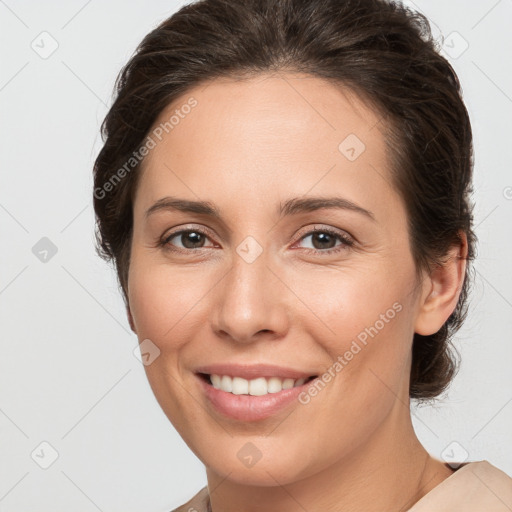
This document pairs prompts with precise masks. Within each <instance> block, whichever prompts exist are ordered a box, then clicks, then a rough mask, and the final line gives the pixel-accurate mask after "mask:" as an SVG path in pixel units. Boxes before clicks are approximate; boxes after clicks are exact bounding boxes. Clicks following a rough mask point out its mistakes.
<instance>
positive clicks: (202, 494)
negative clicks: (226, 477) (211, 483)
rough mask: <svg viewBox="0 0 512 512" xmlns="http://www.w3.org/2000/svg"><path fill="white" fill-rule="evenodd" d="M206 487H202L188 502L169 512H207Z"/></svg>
mask: <svg viewBox="0 0 512 512" xmlns="http://www.w3.org/2000/svg"><path fill="white" fill-rule="evenodd" d="M207 505H208V486H204V487H203V488H202V489H201V490H200V491H199V492H198V493H197V494H195V495H194V496H193V497H192V498H190V500H188V501H187V502H186V503H184V504H183V505H181V506H180V507H178V508H175V509H174V510H172V511H171V512H207V510H208V509H207Z"/></svg>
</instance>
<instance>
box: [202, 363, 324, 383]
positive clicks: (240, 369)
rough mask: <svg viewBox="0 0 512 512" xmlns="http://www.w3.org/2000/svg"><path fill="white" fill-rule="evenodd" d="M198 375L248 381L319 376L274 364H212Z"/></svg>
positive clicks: (203, 368)
mask: <svg viewBox="0 0 512 512" xmlns="http://www.w3.org/2000/svg"><path fill="white" fill-rule="evenodd" d="M195 372H196V373H206V374H208V375H229V376H230V377H242V378H243V379H246V380H251V379H256V378H258V377H267V378H270V377H281V378H284V379H302V378H308V377H312V376H314V375H318V374H317V373H315V372H308V371H301V370H295V369H293V368H286V367H284V366H276V365H273V364H252V365H243V364H210V365H206V366H200V367H198V368H196V369H195Z"/></svg>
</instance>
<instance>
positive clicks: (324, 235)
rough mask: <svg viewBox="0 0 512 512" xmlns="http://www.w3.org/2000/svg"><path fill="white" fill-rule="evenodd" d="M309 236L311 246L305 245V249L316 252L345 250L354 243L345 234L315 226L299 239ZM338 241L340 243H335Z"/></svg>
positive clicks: (302, 239)
mask: <svg viewBox="0 0 512 512" xmlns="http://www.w3.org/2000/svg"><path fill="white" fill-rule="evenodd" d="M309 237H311V245H312V247H306V250H308V251H313V252H317V253H327V254H332V253H335V252H338V251H342V250H346V249H348V248H349V247H351V246H352V245H353V244H354V242H353V240H352V239H351V238H349V237H348V236H347V235H345V234H343V233H340V232H337V231H334V230H331V229H327V228H315V229H314V230H313V231H310V232H309V233H306V235H304V236H303V237H302V238H301V239H300V241H304V240H306V239H307V238H309ZM338 241H341V243H340V244H337V242H338Z"/></svg>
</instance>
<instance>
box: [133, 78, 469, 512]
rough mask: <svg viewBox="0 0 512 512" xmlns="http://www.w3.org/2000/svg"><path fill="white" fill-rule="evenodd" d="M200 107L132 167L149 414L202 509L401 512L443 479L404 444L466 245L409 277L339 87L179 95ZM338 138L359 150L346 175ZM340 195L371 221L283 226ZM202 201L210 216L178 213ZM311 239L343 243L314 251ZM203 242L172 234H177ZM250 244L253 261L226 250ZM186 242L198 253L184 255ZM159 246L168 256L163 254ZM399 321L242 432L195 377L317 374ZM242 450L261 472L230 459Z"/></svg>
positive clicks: (394, 215) (389, 196) (357, 103)
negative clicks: (228, 369)
mask: <svg viewBox="0 0 512 512" xmlns="http://www.w3.org/2000/svg"><path fill="white" fill-rule="evenodd" d="M191 96H193V97H194V98H195V99H196V100H197V101H198V104H197V106H196V107H195V108H194V109H192V110H191V112H190V113H189V114H188V115H187V116H184V118H183V119H180V122H179V124H178V125H176V126H175V127H174V129H173V130H172V131H169V133H168V134H165V137H163V138H162V141H161V142H159V143H158V144H157V146H156V147H155V148H154V149H152V150H151V151H150V153H149V154H148V156H147V157H146V159H145V161H144V163H143V168H142V175H141V178H140V181H139V185H138V188H137V192H136V196H135V201H134V206H133V214H134V217H133V218H134V231H133V238H132V247H131V251H132V256H131V263H130V269H129V278H128V298H129V304H130V306H129V310H128V315H129V319H130V323H131V326H132V329H133V330H134V332H135V333H136V334H137V335H138V337H139V340H140V341H142V340H144V339H146V338H149V339H150V340H151V341H152V342H153V343H154V344H155V345H156V346H157V347H158V348H159V350H160V356H159V357H157V358H156V359H155V360H154V361H153V362H152V363H151V364H150V365H148V366H145V370H146V373H147V376H148V379H149V382H150V385H151V387H152V389H153V392H154V394H155V396H156V398H157V400H158V402H159V404H160V405H161V407H162V409H163V411H164V412H165V414H166V415H167V417H168V418H169V420H170V421H171V422H172V424H173V425H174V427H175V428H176V430H177V431H178V432H179V434H180V435H181V436H182V437H183V439H184V440H185V442H186V443H187V444H188V446H189V447H190V448H191V450H192V451H193V452H194V453H195V454H196V455H197V456H198V457H199V458H200V459H201V460H202V461H203V463H204V464H205V466H206V471H207V478H208V486H209V489H210V494H211V503H212V508H213V511H214V512H216V511H223V512H231V511H233V512H234V511H238V510H244V511H246V512H256V511H265V512H269V511H270V512H272V511H280V512H287V511H290V512H291V511H293V512H296V510H297V509H298V508H303V509H305V510H324V511H339V510H343V511H360V510H365V511H366V512H372V511H375V512H377V511H378V512H382V510H397V511H398V510H406V509H407V508H409V507H411V506H412V505H413V504H414V503H415V502H416V501H418V500H419V499H420V498H421V497H422V496H424V495H425V494H426V493H427V492H429V491H430V490H431V489H433V488H434V487H435V486H436V485H438V484H439V483H441V482H442V481H443V480H444V479H446V478H447V477H448V476H450V475H451V474H452V471H451V470H450V468H449V467H448V466H447V465H445V464H444V463H443V462H442V461H441V460H438V459H435V458H433V457H431V456H430V455H429V454H428V452H427V451H426V450H425V449H424V448H423V446H422V445H421V444H420V442H419V440H418V439H417V437H416V435H415V432H414V429H413V426H412V423H411V416H410V410H409V396H408V388H409V372H410V366H411V345H412V340H413V334H414V332H417V333H420V334H423V335H428V334H432V333H435V332H436V331H437V330H438V329H439V328H440V327H441V326H442V325H443V323H444V322H445V321H446V320H447V318H448V317H449V315H450V314H451V313H452V311H453V310H454V308H455V306H456V303H457V299H458V297H459V293H460V288H461V285H462V282H463V277H464V271H465V261H464V259H461V258H460V257H462V258H463V257H465V255H466V254H467V245H466V241H465V237H464V236H463V241H462V243H461V245H460V246H457V247H453V248H452V251H451V253H450V255H449V256H450V257H449V259H448V261H447V263H446V264H445V265H444V266H443V267H441V268H439V269H438V270H436V271H435V272H434V273H432V274H431V275H428V274H425V273H424V274H423V279H422V280H420V281H417V280H416V279H415V267H414V262H413V259H412V255H411V250H410V246H409V239H408V233H407V226H406V218H407V217H406V211H405V208H404V205H403V202H402V200H401V197H400V196H399V195H398V193H397V192H396V190H395V189H394V188H393V187H392V185H391V180H390V173H389V169H388V162H387V159H386V154H385V144H384V132H383V129H384V126H383V125H382V123H381V122H380V118H379V116H378V115H377V114H376V113H375V112H373V111H372V110H371V109H369V108H367V107H366V106H365V104H364V103H363V101H362V100H361V99H360V98H359V97H358V96H356V95H355V94H353V93H351V92H350V91H349V90H348V89H346V88H343V89H342V88H340V87H335V86H334V85H332V84H329V83H327V82H325V81H323V80H321V79H319V78H315V77H310V76H307V75H302V74H295V73H280V74H261V75H258V76H256V77H253V78H251V79H248V80H234V79H217V80H214V81H210V82H207V83H206V86H205V84H202V85H201V86H198V87H196V88H194V89H191V90H189V91H187V93H186V94H183V96H182V97H180V98H178V99H177V100H176V101H174V102H173V103H172V104H171V105H169V106H168V107H167V108H166V109H165V110H164V111H163V112H162V113H161V115H160V118H159V119H158V120H157V121H156V122H155V126H157V125H158V124H159V123H160V122H165V121H166V120H168V119H169V117H170V116H171V115H172V113H173V112H174V111H175V109H176V108H180V106H181V105H183V104H185V103H186V101H187V100H188V99H189V98H190V97H191ZM349 134H355V135H356V136H357V137H358V138H359V139H360V140H361V141H363V143H364V144H365V146H366V148H365V150H364V151H363V152H362V153H361V154H360V155H359V156H358V157H357V159H355V160H354V161H350V160H349V159H347V158H346V156H345V155H344V154H342V152H340V150H339V149H338V146H339V144H340V142H342V141H343V140H344V139H345V138H346V137H347V136H348V135H349ZM333 195H336V196H341V197H344V198H346V199H349V200H350V201H353V202H354V203H357V204H358V205H359V206H361V207H363V208H365V209H367V210H371V212H372V213H373V214H374V216H375V221H372V220H371V219H370V218H367V217H366V216H365V215H362V214H360V213H358V212H355V211H350V210H343V209H321V210H317V211H311V212H301V213H299V214H296V215H290V216H287V217H283V218H280V217H279V215H278V208H279V204H280V202H284V201H286V200H287V199H289V198H293V197H304V196H308V197H309V196H322V197H326V196H333ZM165 196H174V197H179V198H183V199H189V200H206V201H209V202H211V203H212V204H214V205H215V206H216V207H217V208H218V209H219V210H220V212H221V215H222V218H221V219H216V218H213V217H211V216H208V215H204V214H198V213H184V212H180V211H176V210H170V209H169V210H158V211H156V212H154V213H153V214H151V215H149V216H146V213H145V212H146V211H147V210H148V208H150V207H151V206H152V205H153V204H154V203H155V202H156V201H158V200H159V199H161V198H163V197H165ZM315 226H321V227H322V228H323V227H326V228H330V229H334V230H335V231H336V232H339V233H341V234H342V235H343V234H346V235H349V236H350V237H352V239H353V240H354V245H353V246H345V247H344V248H343V249H342V250H341V251H340V252H338V253H331V254H329V253H328V251H329V250H332V249H336V248H339V247H340V246H341V245H342V244H343V242H342V241H341V240H339V239H337V238H336V236H334V237H331V240H332V241H331V242H326V241H325V238H324V241H323V244H322V239H320V240H318V239H315V235H312V234H311V230H312V229H313V228H314V227H315ZM185 228H188V229H191V230H192V231H194V228H195V229H201V228H203V229H205V230H206V231H207V235H206V236H203V237H199V239H197V238H192V239H191V238H190V236H188V237H186V236H185V237H184V236H176V237H174V238H172V239H171V241H169V242H168V244H167V249H166V248H165V247H162V246H159V245H158V241H159V240H160V239H162V238H163V237H164V235H167V234H170V233H171V232H175V231H178V230H179V229H185ZM247 236H252V237H254V239H255V240H256V241H257V242H258V243H259V245H260V246H261V249H262V253H261V254H260V255H259V256H258V257H257V258H256V260H255V261H253V262H252V263H248V262H247V261H245V260H244V259H243V258H242V257H240V256H239V254H238V253H237V251H236V249H237V247H238V246H239V245H240V244H241V242H242V241H244V239H245V238H246V237H247ZM190 240H192V242H194V241H196V242H197V241H199V243H198V246H202V248H199V249H197V248H187V247H191V246H190V245H188V246H185V245H184V244H186V243H187V242H188V243H189V244H190ZM169 247H174V248H177V249H178V251H179V249H181V252H173V251H172V250H170V248H169ZM397 302H398V303H399V304H400V305H401V306H402V309H401V311H400V312H399V313H397V314H396V315H395V316H394V318H393V319H392V320H390V321H388V322H387V323H385V326H384V327H383V328H382V329H381V330H379V332H378V334H377V335H376V336H374V337H373V338H369V341H368V343H367V345H366V346H364V347H363V348H362V349H361V350H360V352H358V353H357V355H355V356H354V357H353V359H352V360H351V361H349V362H348V364H347V365H346V366H344V368H343V369H342V371H340V372H338V373H337V374H336V377H335V378H334V379H332V380H331V382H329V383H328V384H327V385H326V386H325V388H324V389H323V390H322V391H321V392H320V393H318V395H317V396H315V397H314V398H312V399H311V401H310V402H309V403H308V404H306V405H301V404H294V405H293V406H292V407H291V408H289V409H286V413H279V414H276V415H275V416H273V417H271V418H269V419H266V420H262V421H256V422H240V421H235V420H230V419H226V418H225V417H223V416H221V415H220V414H219V413H217V412H216V411H215V410H214V409H213V408H212V407H211V406H210V404H209V402H208V400H207V399H206V397H205V396H204V395H203V394H202V392H201V390H200V387H199V386H198V383H197V380H196V377H195V376H194V374H193V370H194V368H196V367H197V366H199V365H205V364H210V363H221V362H238V363H242V364H243V363H248V364H255V363H271V364H272V363H273V364H277V365H283V366H287V367H292V368H294V369H299V370H304V371H307V372H308V373H309V374H311V375H313V374H317V375H320V374H322V373H323V372H324V371H326V369H328V368H329V367H332V365H333V362H334V361H335V360H336V358H337V357H338V356H339V355H343V354H344V353H345V352H346V351H347V350H348V349H349V348H350V346H351V343H352V341H353V340H355V339H356V338H357V335H358V334H359V333H361V332H362V331H364V329H365V328H366V327H369V326H373V325H374V324H375V322H376V320H378V319H379V318H380V315H381V314H383V313H385V312H386V311H387V310H389V309H390V308H392V305H393V304H394V303H397ZM247 442H251V443H252V444H253V445H255V446H256V447H257V449H258V450H259V451H260V452H261V454H262V457H261V459H260V460H259V461H258V462H257V463H256V464H255V465H253V466H252V467H246V466H245V465H244V464H242V463H241V461H240V460H239V458H238V457H237V452H238V451H239V450H240V449H241V448H242V447H243V446H244V445H245V444H246V443H247Z"/></svg>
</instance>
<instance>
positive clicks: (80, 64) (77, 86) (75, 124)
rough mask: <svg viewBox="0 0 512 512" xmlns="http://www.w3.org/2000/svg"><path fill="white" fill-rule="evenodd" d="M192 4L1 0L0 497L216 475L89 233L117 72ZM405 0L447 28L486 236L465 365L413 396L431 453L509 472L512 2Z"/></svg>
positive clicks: (50, 499) (61, 504)
mask: <svg viewBox="0 0 512 512" xmlns="http://www.w3.org/2000/svg"><path fill="white" fill-rule="evenodd" d="M182 3H183V2H182ZM182 3H179V2H176V1H174V2H173V1H166V2H165V1H156V0H153V1H150V2H130V3H128V2H122V1H121V0H108V1H102V2H100V1H98V0H89V1H84V0H73V1H68V2H55V1H53V2H52V1H46V2H36V1H34V0H32V1H24V2H22V1H17V0H5V1H3V0H0V38H1V49H0V51H1V66H0V73H1V75H0V105H1V114H0V119H1V128H0V129H1V134H0V137H1V144H2V151H1V153H0V155H1V166H0V172H1V180H2V181H1V183H2V186H1V189H0V226H1V228H0V229H1V232H0V235H1V244H2V245H1V247H2V251H1V269H0V272H1V273H0V325H1V333H2V338H1V356H0V443H1V444H0V461H1V465H0V510H8V511H26V510H38V511H50V510H51V511H59V510H62V511H64V510H74V511H76V512H79V511H84V512H89V511H91V512H92V511H95V510H101V511H107V510H124V511H126V512H130V511H142V510H147V511H149V510H152V511H166V510H170V509H172V508H173V507H175V506H177V505H179V504H181V503H183V502H184V501H186V500H188V499H189V498H190V497H191V496H192V495H193V494H194V493H195V492H196V491H197V490H198V489H199V488H200V487H201V486H203V485H204V484H205V483H206V478H205V474H204V468H203V465H202V463H201V462H200V461H199V460H198V459H197V458H196V457H195V456H194V455H193V454H192V452H191V451H190V450H189V449H188V447H187V446H186V445H185V444H184V443H183V441H182V440H181V438H180V437H179V436H178V434H177V433H176V432H175V430H174V429H173V427H172V425H171V424H170V423H169V421H168V420H167V418H166V417H165V415H164V414H163V412H162V411H161V410H160V407H159V405H158V404H157V402H156V400H155V398H154V396H153V394H152V392H151V389H150V387H149V384H148V383H147V380H146V376H145V373H144V371H143V366H142V364H141V363H140V362H139V360H138V359H137V358H136V357H135V356H134V354H133V350H134V349H135V348H138V346H137V340H136V337H135V335H134V334H133V333H132V332H131V331H130V329H129V326H128V323H127V320H126V317H125V312H124V308H123V303H122V300H121V296H120V294H119V293H118V291H117V287H116V281H115V276H114V272H113V270H112V269H110V268H109V267H108V266H107V265H106V264H105V263H104V262H103V261H102V260H100V259H99V258H98V257H97V256H96V254H95V252H94V245H93V241H94V239H93V226H94V217H93V210H92V204H91V203H92V201H91V199H92V173H91V169H92V164H93V160H94V158H95V156H96V155H97V153H98V151H99V149H100V147H101V140H100V137H99V125H100V123H101V121H102V119H103V117H104V115H105V114H106V112H107V108H108V106H109V105H110V104H111V93H112V88H113V84H114V79H115V77H116V75H117V73H118V71H119V70H120V68H121V66H122V65H123V64H124V63H125V62H126V61H127V60H128V58H129V57H130V55H131V54H132V52H133V50H134V49H135V47H136V45H137V44H138V43H139V42H140V40H141V39H142V37H143V36H144V35H145V34H146V33H147V32H149V31H150V30H151V29H152V28H154V27H155V26H156V25H157V23H159V22H160V21H162V20H163V19H165V18H166V17H168V16H169V15H171V14H172V13H173V12H175V11H176V10H177V9H178V8H179V6H181V5H182ZM408 5H411V6H412V7H416V8H417V9H419V10H420V11H422V12H424V13H425V14H426V15H427V16H428V17H429V19H430V20H431V22H432V28H433V31H434V33H435V34H436V35H437V37H438V38H439V37H440V36H441V34H442V35H444V37H445V45H446V46H445V48H446V51H447V53H448V54H450V55H451V56H450V60H451V62H452V63H453V66H454V67H455V70H456V71H457V73H458V75H459V77H460V80H461V83H462V85H463V90H464V98H465V101H466V104H467V106H468V109H469V112H470V115H471V118H472V122H473V130H474V137H475V153H476V165H475V187H476V194H475V199H476V202H477V207H476V225H477V229H476V231H477V234H478V236H479V253H478V259H477V262H476V269H477V272H476V286H475V290H474V293H473V295H472V305H471V309H470V313H469V318H468V321H467V323H466V324H465V326H464V328H463V329H462V330H461V331H460V332H459V335H458V337H457V340H456V346H457V348H458V349H459V351H460V352H461V355H462V367H461V371H460V373H459V375H458V376H457V378H456V380H455V382H454V384H453V386H452V388H451V390H450V392H449V394H448V396H447V397H446V398H445V399H443V400H442V401H440V402H438V403H437V405H436V406H435V407H422V408H419V409H416V408H413V415H414V416H413V420H414V425H415V428H416V430H417V433H418V436H419V438H420V440H421V441H422V442H423V444H424V445H425V447H426V448H427V449H428V450H429V451H430V453H432V454H433V455H434V456H436V457H438V458H442V457H445V458H446V459H447V460H448V459H449V457H450V454H451V456H452V457H453V458H454V459H456V460H460V459H461V458H462V457H465V456H466V454H465V452H464V450H465V451H467V457H468V460H482V459H485V460H488V461H490V462H491V463H493V464H494V465H496V466H498V467H499V468H501V469H503V470H504V471H506V472H507V473H508V474H510V475H512V453H511V449H510V447H511V445H512V443H511V441H512V439H511V432H512V372H511V371H510V367H511V361H512V343H511V341H512V335H511V331H512V314H511V313H512V291H511V290H512V277H511V272H510V261H511V256H512V236H511V227H510V226H511V223H512V173H511V171H510V166H511V162H512V143H511V136H512V129H511V128H512V127H511V114H512V99H511V98H512V76H511V70H510V62H511V52H510V49H511V48H512V37H511V30H510V21H511V20H512V1H511V0H500V1H496V0H486V1H472V2H468V1H467V0H451V1H449V2H447V1H444V0H435V1H433V0H428V1H427V0H422V1H419V0H417V1H416V2H415V3H414V4H413V3H412V2H408ZM44 31H46V32H48V33H49V34H50V36H48V35H40V34H41V33H42V32H44ZM453 32H456V33H455V34H454V33H453ZM53 40H55V41H56V43H57V44H58V48H57V49H56V50H55V51H54V53H53V54H51V55H49V56H48V55H44V52H49V51H50V50H51V49H52V44H56V43H54V42H53ZM466 44H467V45H469V46H468V47H467V48H466ZM33 47H34V48H36V49H37V51H35V50H34V49H33ZM38 52H39V53H38ZM41 54H43V56H44V57H46V58H42V56H41ZM43 237H47V238H49V239H50V240H51V242H52V243H53V244H54V245H55V246H56V248H57V253H56V254H55V255H53V256H52V254H51V252H49V253H48V254H47V255H46V258H47V261H46V262H44V261H40V259H39V258H42V257H44V253H42V252H41V251H42V250H43V249H44V247H43V249H41V247H40V246H36V249H35V250H34V252H36V254H34V252H33V250H32V249H33V247H34V246H35V245H36V244H37V243H38V241H39V240H40V239H41V238H43ZM40 243H42V244H44V242H40ZM38 251H39V252H38ZM37 254H38V256H39V257H37ZM42 442H46V443H49V444H50V445H51V447H53V448H50V447H48V445H41V443H42ZM453 443H455V444H453ZM52 450H55V451H56V453H57V454H58V458H57V459H56V460H55V462H53V464H51V465H50V466H49V467H48V468H47V469H43V468H42V467H40V465H41V464H43V465H45V464H46V465H47V464H49V463H50V462H52V454H53V451H52Z"/></svg>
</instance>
